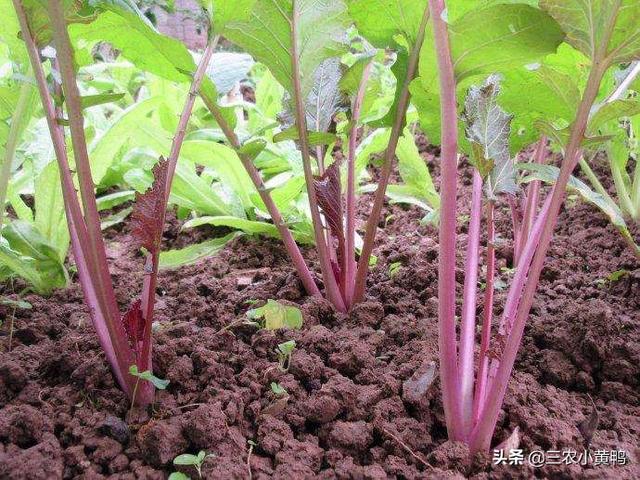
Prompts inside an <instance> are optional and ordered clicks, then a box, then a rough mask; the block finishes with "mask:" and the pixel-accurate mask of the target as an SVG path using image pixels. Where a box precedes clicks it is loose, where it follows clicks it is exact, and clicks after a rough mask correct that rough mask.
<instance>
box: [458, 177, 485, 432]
mask: <svg viewBox="0 0 640 480" xmlns="http://www.w3.org/2000/svg"><path fill="white" fill-rule="evenodd" d="M481 219H482V176H481V175H480V172H478V170H476V169H474V171H473V190H472V193H471V219H470V221H469V232H468V234H467V254H466V261H465V268H464V271H465V277H464V293H463V300H462V321H461V324H460V353H459V362H458V369H459V371H458V373H459V375H460V378H459V382H460V402H461V403H460V406H461V413H462V422H463V430H464V435H465V436H466V435H468V434H469V433H470V432H471V429H472V427H473V370H474V369H473V360H474V353H475V344H476V289H477V287H478V263H479V262H478V260H479V250H480V222H481Z"/></svg>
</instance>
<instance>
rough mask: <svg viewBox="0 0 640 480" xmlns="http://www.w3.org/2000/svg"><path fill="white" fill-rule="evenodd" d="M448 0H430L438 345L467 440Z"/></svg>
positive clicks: (458, 436) (451, 424)
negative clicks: (436, 134) (435, 81)
mask: <svg viewBox="0 0 640 480" xmlns="http://www.w3.org/2000/svg"><path fill="white" fill-rule="evenodd" d="M445 8H446V7H445V2H444V0H429V9H430V10H431V18H432V19H433V36H434V40H435V48H436V57H437V61H438V75H439V78H440V115H441V125H442V132H441V149H440V152H441V153H440V159H441V170H440V172H441V173H440V179H441V180H440V185H441V187H440V230H439V243H440V255H439V261H438V346H439V352H440V372H441V374H440V379H441V385H442V403H443V406H444V415H445V419H446V423H447V432H448V433H449V439H451V440H454V441H455V440H460V441H462V440H464V428H463V424H462V416H461V404H460V389H459V384H458V378H459V377H458V357H457V345H456V196H457V190H458V185H457V183H458V115H457V109H458V105H457V102H456V78H455V73H454V70H453V62H452V58H451V47H450V45H449V32H448V30H447V24H446V23H445V21H444V20H443V19H442V14H443V12H444V10H445Z"/></svg>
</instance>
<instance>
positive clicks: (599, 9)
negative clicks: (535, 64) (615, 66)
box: [540, 0, 640, 64]
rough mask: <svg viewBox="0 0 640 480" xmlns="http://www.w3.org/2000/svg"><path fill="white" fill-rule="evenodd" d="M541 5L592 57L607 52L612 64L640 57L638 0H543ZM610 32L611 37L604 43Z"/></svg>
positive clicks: (582, 49)
mask: <svg viewBox="0 0 640 480" xmlns="http://www.w3.org/2000/svg"><path fill="white" fill-rule="evenodd" d="M540 7H541V8H542V9H544V10H546V11H547V12H549V14H550V15H551V16H553V17H554V18H555V19H556V20H557V21H558V23H559V24H560V25H561V26H562V28H563V30H564V31H565V32H566V34H567V42H568V43H570V44H571V45H572V46H574V47H575V48H577V49H578V50H580V51H581V52H582V53H584V54H585V55H587V57H589V58H590V59H592V60H593V59H595V58H596V57H598V58H601V59H604V57H605V56H606V57H607V59H608V60H609V64H612V63H623V62H630V61H632V60H638V59H639V58H640V26H639V25H638V18H640V4H639V3H638V2H637V1H636V0H621V1H616V0H540ZM611 20H613V29H612V30H611V29H610V26H611ZM609 32H610V33H611V38H610V41H609V43H608V45H604V43H605V40H606V38H607V36H608V35H609ZM602 54H604V56H601V55H602Z"/></svg>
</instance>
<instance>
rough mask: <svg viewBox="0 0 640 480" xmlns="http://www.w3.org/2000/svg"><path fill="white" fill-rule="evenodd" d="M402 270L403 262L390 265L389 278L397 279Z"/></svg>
mask: <svg viewBox="0 0 640 480" xmlns="http://www.w3.org/2000/svg"><path fill="white" fill-rule="evenodd" d="M401 268H402V262H393V263H392V264H391V265H389V278H393V277H395V276H396V275H397V274H398V272H399V271H400V269H401Z"/></svg>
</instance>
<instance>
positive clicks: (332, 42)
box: [214, 0, 349, 98]
mask: <svg viewBox="0 0 640 480" xmlns="http://www.w3.org/2000/svg"><path fill="white" fill-rule="evenodd" d="M214 3H215V9H216V17H215V19H214V22H215V23H214V27H215V30H216V31H217V32H219V33H221V34H222V35H224V36H225V37H226V38H227V39H229V40H230V41H232V42H233V43H235V44H236V45H238V46H240V47H242V49H243V50H245V51H247V52H248V53H250V54H251V55H253V57H254V58H255V59H256V60H258V61H259V62H262V63H264V64H265V65H266V66H267V67H269V69H270V70H271V73H272V74H273V76H274V77H275V78H276V79H277V80H278V81H279V82H280V83H281V84H282V86H284V88H285V90H287V91H288V92H289V93H290V94H291V95H293V94H294V89H293V82H292V77H293V75H292V65H291V57H292V55H291V53H292V43H293V42H295V45H296V50H297V52H298V63H299V68H300V77H301V78H300V80H301V85H302V92H301V93H302V98H307V97H308V95H309V92H311V89H312V87H313V83H314V78H315V76H314V73H315V71H316V69H317V68H318V67H319V66H320V64H321V63H322V62H323V61H324V60H326V59H327V58H331V57H336V56H340V55H341V54H342V53H344V52H345V51H346V46H345V44H344V43H343V42H344V40H345V38H346V37H345V33H346V30H347V28H348V27H349V18H348V17H347V15H346V6H345V4H344V3H343V1H342V0H333V1H331V2H328V1H324V0H322V1H321V0H297V1H296V5H297V9H298V15H297V16H296V18H294V15H293V2H292V0H239V1H238V0H216V1H215V2H214ZM294 23H295V25H296V32H297V35H296V38H292V37H293V35H292V26H293V25H294Z"/></svg>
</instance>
